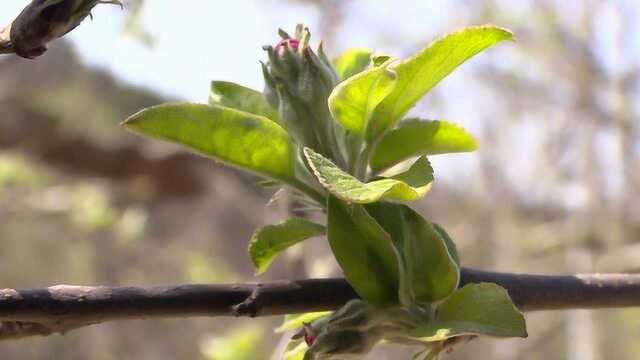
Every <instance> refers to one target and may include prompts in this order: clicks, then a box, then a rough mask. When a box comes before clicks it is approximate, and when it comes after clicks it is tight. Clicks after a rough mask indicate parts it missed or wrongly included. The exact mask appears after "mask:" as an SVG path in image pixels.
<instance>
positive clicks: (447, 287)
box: [366, 203, 460, 303]
mask: <svg viewBox="0 0 640 360" xmlns="http://www.w3.org/2000/svg"><path fill="white" fill-rule="evenodd" d="M366 209H367V212H368V213H369V214H370V215H371V216H372V217H373V218H374V219H375V220H376V221H377V222H378V223H379V224H380V225H381V226H382V227H383V228H384V229H385V231H387V232H388V233H389V234H390V235H391V237H392V238H393V241H394V244H395V246H396V248H398V249H399V251H400V252H401V254H402V258H403V265H404V266H405V271H404V272H401V274H404V276H406V279H403V280H404V281H403V282H404V283H405V284H407V286H409V293H410V294H411V295H410V296H411V297H412V298H413V299H412V300H413V301H416V302H418V303H432V302H435V301H438V300H441V299H443V298H445V297H447V296H449V295H450V294H451V293H452V292H453V291H454V290H455V289H456V288H457V287H458V281H459V279H460V270H459V268H458V265H457V264H456V262H455V261H454V259H453V258H452V257H451V255H450V254H449V251H448V249H447V246H446V244H445V242H444V240H443V239H442V238H441V237H440V235H439V234H438V232H437V231H436V230H435V229H434V228H433V226H432V225H431V223H429V222H428V221H426V220H425V219H424V218H423V217H422V216H420V214H418V213H416V212H415V211H413V210H412V209H411V208H409V207H408V206H406V205H401V204H391V203H375V204H369V205H367V206H366Z"/></svg>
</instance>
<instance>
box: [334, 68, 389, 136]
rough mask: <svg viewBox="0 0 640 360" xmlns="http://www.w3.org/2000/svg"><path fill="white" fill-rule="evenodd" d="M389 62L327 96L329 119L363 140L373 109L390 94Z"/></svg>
mask: <svg viewBox="0 0 640 360" xmlns="http://www.w3.org/2000/svg"><path fill="white" fill-rule="evenodd" d="M390 63H391V61H389V62H387V63H385V64H384V65H382V66H379V67H375V68H372V69H369V70H366V71H363V72H361V73H359V74H357V75H354V76H352V77H350V78H349V79H347V80H345V81H343V82H341V83H340V84H338V86H336V87H335V89H333V92H332V93H331V96H329V110H331V115H333V118H334V119H336V121H338V122H339V123H340V125H342V126H343V127H344V128H345V129H347V130H349V131H351V132H353V133H354V134H357V135H359V136H364V134H365V131H366V130H367V125H368V124H369V119H371V115H372V114H373V111H374V110H375V109H376V106H378V104H380V103H381V102H382V100H384V98H385V97H387V95H389V94H390V93H391V91H393V88H394V87H395V85H396V76H395V73H394V72H393V71H391V70H389V64H390Z"/></svg>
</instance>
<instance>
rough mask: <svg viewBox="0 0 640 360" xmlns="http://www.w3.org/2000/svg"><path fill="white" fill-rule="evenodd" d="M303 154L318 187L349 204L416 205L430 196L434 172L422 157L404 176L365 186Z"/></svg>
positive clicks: (329, 164) (309, 153)
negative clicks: (383, 201) (384, 203)
mask: <svg viewBox="0 0 640 360" xmlns="http://www.w3.org/2000/svg"><path fill="white" fill-rule="evenodd" d="M304 153H305V156H306V157H307V160H308V161H309V165H310V166H311V168H312V169H313V172H314V174H315V175H316V177H317V178H318V181H320V184H322V186H324V187H325V188H326V189H327V190H328V191H329V192H330V193H331V194H333V195H335V196H337V197H338V198H340V199H342V200H345V201H348V202H351V203H358V204H368V203H372V202H376V201H379V200H381V199H383V198H384V199H389V200H396V201H415V200H417V199H420V198H421V197H423V196H424V195H425V194H426V193H427V192H429V190H430V189H431V183H432V182H433V169H432V168H431V165H430V164H429V161H428V160H427V158H425V157H422V158H419V159H418V160H416V162H415V163H414V164H413V165H412V166H411V168H409V170H407V171H406V172H404V173H401V174H398V175H394V176H393V177H390V178H382V179H380V180H374V181H372V182H369V183H366V184H365V183H363V182H361V181H360V180H358V179H356V178H355V177H353V176H351V175H350V174H348V173H346V172H344V171H342V170H341V169H340V168H338V167H337V166H336V165H334V164H333V163H332V162H331V161H330V160H328V159H327V158H325V157H323V156H322V155H320V154H318V153H316V152H314V151H313V150H311V149H309V148H305V149H304Z"/></svg>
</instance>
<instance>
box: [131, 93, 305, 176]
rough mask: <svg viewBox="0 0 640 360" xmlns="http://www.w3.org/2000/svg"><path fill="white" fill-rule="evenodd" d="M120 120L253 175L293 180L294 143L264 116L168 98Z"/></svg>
mask: <svg viewBox="0 0 640 360" xmlns="http://www.w3.org/2000/svg"><path fill="white" fill-rule="evenodd" d="M123 125H124V126H126V127H127V128H129V129H131V130H133V131H136V132H139V133H141V134H144V135H147V136H150V137H154V138H159V139H162V140H167V141H171V142H174V143H178V144H182V145H186V146H187V147H189V148H191V149H193V150H195V151H196V152H198V153H200V154H203V155H207V156H210V157H212V158H214V159H217V160H220V161H222V162H225V163H227V164H230V165H234V166H237V167H239V168H241V169H244V170H248V171H252V172H255V173H257V174H258V175H263V176H267V177H271V178H273V179H276V180H282V181H283V182H291V181H294V165H295V144H294V143H293V141H292V140H291V138H290V137H289V134H287V132H286V131H285V130H284V129H282V128H281V127H280V126H279V125H278V124H276V123H274V122H273V121H271V120H269V119H267V118H265V117H263V116H258V115H254V114H250V113H247V112H243V111H239V110H234V109H230V108H226V107H222V106H209V105H203V104H189V103H171V104H163V105H158V106H153V107H150V108H147V109H145V110H142V111H140V112H138V113H137V114H134V115H132V116H131V117H130V118H128V119H127V120H125V121H124V122H123Z"/></svg>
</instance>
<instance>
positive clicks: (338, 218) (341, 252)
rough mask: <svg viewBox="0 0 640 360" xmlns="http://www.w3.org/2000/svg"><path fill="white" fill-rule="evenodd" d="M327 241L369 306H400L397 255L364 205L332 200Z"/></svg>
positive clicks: (330, 200) (387, 236)
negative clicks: (398, 304)
mask: <svg viewBox="0 0 640 360" xmlns="http://www.w3.org/2000/svg"><path fill="white" fill-rule="evenodd" d="M327 218H328V220H327V237H328V239H329V244H330V245H331V250H332V251H333V254H334V256H335V258H336V260H337V261H338V264H340V267H341V268H342V270H343V272H344V275H345V277H346V279H347V281H348V282H349V284H351V286H353V288H354V289H355V290H356V292H357V293H358V294H359V295H360V296H361V297H362V298H363V299H365V300H366V301H367V302H369V303H371V304H373V305H381V306H382V305H393V304H397V303H398V282H399V276H398V269H399V263H398V261H399V260H398V258H397V255H396V251H395V249H394V247H393V245H392V243H391V241H392V240H391V239H390V238H389V234H387V233H386V232H385V231H384V230H383V229H382V228H381V227H380V225H378V223H377V222H376V221H375V220H374V219H373V218H371V216H369V214H367V212H366V211H365V210H364V208H363V207H362V206H361V205H347V204H346V203H344V202H342V201H340V200H339V199H338V198H335V197H333V196H330V197H329V203H328V215H327Z"/></svg>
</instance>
